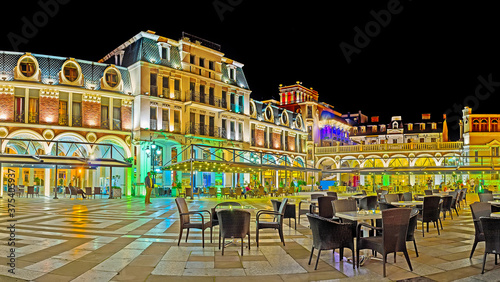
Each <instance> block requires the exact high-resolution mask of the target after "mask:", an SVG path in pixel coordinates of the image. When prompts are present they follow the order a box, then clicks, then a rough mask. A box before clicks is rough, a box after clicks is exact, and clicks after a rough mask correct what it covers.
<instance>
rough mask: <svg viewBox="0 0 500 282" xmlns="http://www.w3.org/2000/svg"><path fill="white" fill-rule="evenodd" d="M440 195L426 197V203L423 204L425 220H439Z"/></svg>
mask: <svg viewBox="0 0 500 282" xmlns="http://www.w3.org/2000/svg"><path fill="white" fill-rule="evenodd" d="M439 201H441V197H439V196H427V197H424V204H423V206H422V218H423V220H424V221H427V220H437V219H438V218H439Z"/></svg>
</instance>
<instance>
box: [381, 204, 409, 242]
mask: <svg viewBox="0 0 500 282" xmlns="http://www.w3.org/2000/svg"><path fill="white" fill-rule="evenodd" d="M410 213H411V209H410V208H397V209H388V210H383V211H382V229H383V232H382V241H383V244H384V250H385V251H386V252H400V251H403V250H405V249H406V235H407V233H408V225H409V222H410Z"/></svg>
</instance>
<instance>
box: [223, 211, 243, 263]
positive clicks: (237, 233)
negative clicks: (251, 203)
mask: <svg viewBox="0 0 500 282" xmlns="http://www.w3.org/2000/svg"><path fill="white" fill-rule="evenodd" d="M217 217H218V218H219V225H220V227H219V230H220V232H219V234H220V235H219V249H220V239H221V238H222V255H224V247H225V239H226V238H241V255H243V239H245V237H246V236H247V235H248V249H249V250H250V213H249V212H247V211H244V210H221V211H218V212H217Z"/></svg>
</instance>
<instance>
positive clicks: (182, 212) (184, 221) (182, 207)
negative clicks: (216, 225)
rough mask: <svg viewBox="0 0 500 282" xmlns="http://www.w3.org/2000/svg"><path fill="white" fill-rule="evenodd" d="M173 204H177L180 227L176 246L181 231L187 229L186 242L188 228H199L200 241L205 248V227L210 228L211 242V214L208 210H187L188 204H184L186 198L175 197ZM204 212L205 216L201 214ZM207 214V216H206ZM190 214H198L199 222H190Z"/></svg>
mask: <svg viewBox="0 0 500 282" xmlns="http://www.w3.org/2000/svg"><path fill="white" fill-rule="evenodd" d="M175 204H176V205H177V209H178V211H179V217H180V225H181V226H180V228H179V240H178V242H177V246H179V244H180V243H181V238H182V231H183V230H184V229H187V233H186V242H187V240H188V237H189V229H191V228H194V229H201V243H202V247H203V248H205V229H207V228H210V243H212V220H211V218H212V214H211V213H210V211H208V210H199V211H189V209H188V206H187V204H186V199H184V198H176V199H175ZM203 214H205V216H203ZM206 214H208V218H207V217H206ZM191 215H199V216H200V217H201V222H191Z"/></svg>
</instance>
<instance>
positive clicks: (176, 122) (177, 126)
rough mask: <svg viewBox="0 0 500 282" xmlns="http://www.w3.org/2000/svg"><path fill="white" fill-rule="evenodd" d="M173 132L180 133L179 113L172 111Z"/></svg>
mask: <svg viewBox="0 0 500 282" xmlns="http://www.w3.org/2000/svg"><path fill="white" fill-rule="evenodd" d="M174 132H176V133H179V132H181V112H180V111H174Z"/></svg>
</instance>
